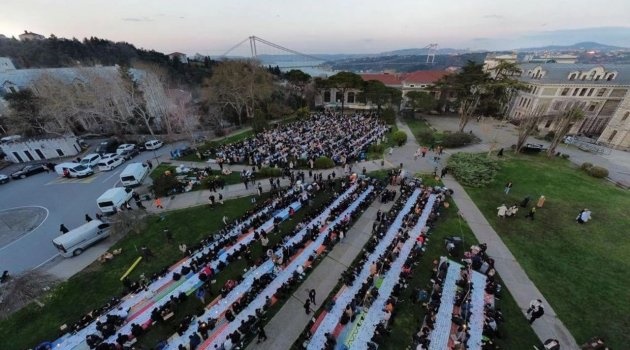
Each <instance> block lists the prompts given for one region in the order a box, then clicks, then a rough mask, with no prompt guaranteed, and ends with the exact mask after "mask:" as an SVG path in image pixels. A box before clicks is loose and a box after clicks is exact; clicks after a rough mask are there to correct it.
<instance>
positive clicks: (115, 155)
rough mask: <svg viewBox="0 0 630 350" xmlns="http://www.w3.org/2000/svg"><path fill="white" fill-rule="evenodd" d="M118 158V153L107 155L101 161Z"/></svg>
mask: <svg viewBox="0 0 630 350" xmlns="http://www.w3.org/2000/svg"><path fill="white" fill-rule="evenodd" d="M114 157H118V154H116V153H105V154H103V155H102V156H101V161H104V160H108V159H110V158H114Z"/></svg>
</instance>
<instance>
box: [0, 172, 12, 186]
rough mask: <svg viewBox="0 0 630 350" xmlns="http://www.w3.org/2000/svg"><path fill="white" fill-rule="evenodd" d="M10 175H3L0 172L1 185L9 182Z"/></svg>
mask: <svg viewBox="0 0 630 350" xmlns="http://www.w3.org/2000/svg"><path fill="white" fill-rule="evenodd" d="M9 180H10V177H8V176H6V175H4V174H0V185H3V184H5V183H7V182H9Z"/></svg>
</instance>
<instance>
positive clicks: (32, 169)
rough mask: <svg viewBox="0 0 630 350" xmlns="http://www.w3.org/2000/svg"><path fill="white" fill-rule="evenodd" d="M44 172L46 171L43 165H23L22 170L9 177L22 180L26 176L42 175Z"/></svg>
mask: <svg viewBox="0 0 630 350" xmlns="http://www.w3.org/2000/svg"><path fill="white" fill-rule="evenodd" d="M44 171H46V168H45V167H44V164H41V163H37V164H29V165H25V166H24V167H23V168H22V169H20V170H18V171H16V172H14V173H12V174H11V177H12V178H14V179H23V178H25V177H27V176H31V175H35V174H39V173H43V172H44Z"/></svg>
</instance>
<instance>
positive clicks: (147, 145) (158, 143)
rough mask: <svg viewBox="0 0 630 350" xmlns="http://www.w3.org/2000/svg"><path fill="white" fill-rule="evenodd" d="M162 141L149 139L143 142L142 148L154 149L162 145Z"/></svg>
mask: <svg viewBox="0 0 630 350" xmlns="http://www.w3.org/2000/svg"><path fill="white" fill-rule="evenodd" d="M163 145H164V142H162V141H160V140H150V141H147V142H145V143H144V148H145V149H147V150H154V149H158V148H160V147H162V146H163Z"/></svg>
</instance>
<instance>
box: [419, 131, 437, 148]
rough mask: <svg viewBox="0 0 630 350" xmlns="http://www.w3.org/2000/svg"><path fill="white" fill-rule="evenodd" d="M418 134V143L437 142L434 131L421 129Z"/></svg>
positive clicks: (428, 143) (429, 143)
mask: <svg viewBox="0 0 630 350" xmlns="http://www.w3.org/2000/svg"><path fill="white" fill-rule="evenodd" d="M417 136H418V143H420V144H422V145H431V144H434V143H435V134H434V133H433V131H430V130H426V131H420V132H419V133H418V135H417Z"/></svg>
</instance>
